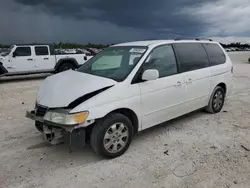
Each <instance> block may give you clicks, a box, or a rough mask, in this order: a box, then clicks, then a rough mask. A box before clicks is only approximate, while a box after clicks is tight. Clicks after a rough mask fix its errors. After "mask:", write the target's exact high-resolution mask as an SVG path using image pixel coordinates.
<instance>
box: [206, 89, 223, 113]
mask: <svg viewBox="0 0 250 188" xmlns="http://www.w3.org/2000/svg"><path fill="white" fill-rule="evenodd" d="M225 95H226V93H225V90H224V89H223V88H222V87H220V86H217V87H216V88H215V89H214V91H213V93H212V95H211V97H210V100H209V103H208V106H207V107H206V108H205V110H206V111H207V112H209V113H212V114H216V113H219V112H220V111H221V109H222V108H223V106H224V102H225Z"/></svg>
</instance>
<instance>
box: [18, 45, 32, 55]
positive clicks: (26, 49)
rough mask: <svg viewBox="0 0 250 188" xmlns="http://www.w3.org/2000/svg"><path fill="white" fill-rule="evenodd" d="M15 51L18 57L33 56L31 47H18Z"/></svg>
mask: <svg viewBox="0 0 250 188" xmlns="http://www.w3.org/2000/svg"><path fill="white" fill-rule="evenodd" d="M14 53H15V56H16V57H20V56H31V50H30V47H17V48H16V50H15V52H14Z"/></svg>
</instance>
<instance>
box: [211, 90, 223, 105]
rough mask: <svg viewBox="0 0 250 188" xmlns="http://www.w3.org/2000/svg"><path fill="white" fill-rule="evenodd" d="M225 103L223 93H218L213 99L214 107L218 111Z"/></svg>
mask: <svg viewBox="0 0 250 188" xmlns="http://www.w3.org/2000/svg"><path fill="white" fill-rule="evenodd" d="M222 103H223V94H222V92H221V91H217V92H216V93H215V95H214V98H213V107H214V108H215V109H216V110H218V109H220V108H221V105H222Z"/></svg>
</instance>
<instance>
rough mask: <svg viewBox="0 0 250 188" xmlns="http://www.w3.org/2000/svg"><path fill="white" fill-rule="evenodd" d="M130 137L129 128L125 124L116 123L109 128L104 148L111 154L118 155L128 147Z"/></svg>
mask: <svg viewBox="0 0 250 188" xmlns="http://www.w3.org/2000/svg"><path fill="white" fill-rule="evenodd" d="M128 136H129V132H128V127H127V126H126V125H125V124H123V123H115V124H113V125H111V126H110V127H109V129H108V130H107V131H106V133H105V135H104V138H103V144H104V148H105V149H106V150H107V151H109V152H110V153H117V152H119V151H121V150H122V149H123V148H124V147H125V146H126V144H127V142H128Z"/></svg>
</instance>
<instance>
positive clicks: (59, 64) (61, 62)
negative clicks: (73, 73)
mask: <svg viewBox="0 0 250 188" xmlns="http://www.w3.org/2000/svg"><path fill="white" fill-rule="evenodd" d="M64 63H71V64H73V65H74V66H75V67H78V66H79V64H78V62H77V61H76V59H75V58H63V59H60V60H59V61H58V62H57V63H56V65H55V71H57V70H58V69H59V67H60V66H61V65H62V64H64Z"/></svg>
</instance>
